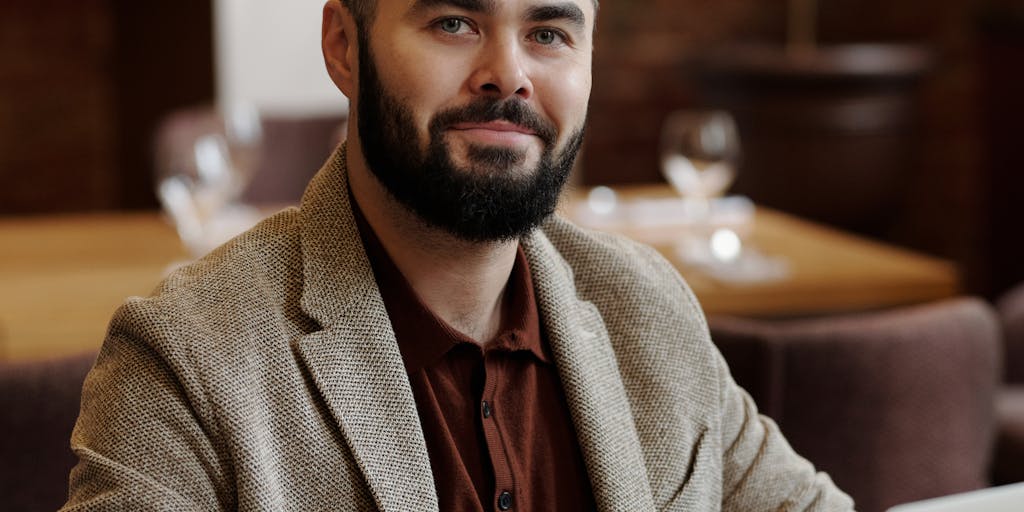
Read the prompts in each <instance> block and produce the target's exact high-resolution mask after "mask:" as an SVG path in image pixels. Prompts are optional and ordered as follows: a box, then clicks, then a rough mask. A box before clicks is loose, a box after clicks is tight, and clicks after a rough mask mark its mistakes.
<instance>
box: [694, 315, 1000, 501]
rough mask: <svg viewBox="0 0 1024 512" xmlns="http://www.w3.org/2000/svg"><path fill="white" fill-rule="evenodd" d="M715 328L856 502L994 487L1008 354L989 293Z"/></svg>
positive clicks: (751, 381)
mask: <svg viewBox="0 0 1024 512" xmlns="http://www.w3.org/2000/svg"><path fill="white" fill-rule="evenodd" d="M710 326H711V333H712V337H713V339H714V340H715V343H716V344H717V345H718V346H719V348H720V350H721V351H722V353H723V355H724V356H725V358H726V360H728V361H729V364H730V367H731V368H732V372H733V375H734V377H735V378H736V380H737V382H739V383H740V385H742V386H743V387H744V388H746V389H747V390H748V392H749V393H750V394H751V396H753V398H754V400H755V401H756V402H757V404H758V406H759V407H760V409H761V411H762V412H763V413H765V414H767V415H768V416H770V417H772V418H773V419H775V421H776V422H778V424H779V426H780V427H781V429H782V431H783V433H784V434H785V435H786V437H787V438H788V439H789V441H790V443H791V444H792V445H793V447H794V448H795V449H796V450H797V452H799V453H800V454H801V455H803V456H804V457H807V458H808V459H809V460H811V461H812V462H813V463H814V464H815V465H816V466H817V467H818V468H819V469H821V470H824V471H827V472H828V473H829V474H830V475H831V476H832V478H833V479H834V480H835V481H836V483H837V484H838V485H839V486H840V487H841V488H842V489H843V490H845V491H846V492H848V493H850V495H851V496H853V498H854V500H855V501H856V502H857V508H858V510H861V511H867V512H872V511H882V510H885V509H886V508H888V507H890V506H892V505H895V504H898V503H904V502H908V501H914V500H919V499H924V498H929V497H934V496H940V495H946V494H951V493H955V492H960V491H966V490H971V489H976V488H981V487H985V486H987V485H988V479H987V475H988V466H989V459H990V457H989V453H990V448H991V443H992V437H993V430H994V426H993V425H994V412H993V405H992V404H993V395H994V393H995V390H996V386H997V379H998V375H999V373H1000V372H999V369H1000V360H1001V353H1000V348H999V346H1000V345H999V344H1000V336H999V334H1000V332H999V325H998V320H997V319H996V316H995V314H994V312H993V311H992V308H991V307H990V306H989V305H988V304H987V303H985V302H983V301H981V300H977V299H958V300H952V301H947V302H941V303H936V304H931V305H925V306H917V307H909V308H901V309H896V310H890V311H884V312H874V313H864V314H857V315H844V316H833V317H823V318H814V319H802V320H785V321H758V320H746V319H738V318H713V319H711V321H710Z"/></svg>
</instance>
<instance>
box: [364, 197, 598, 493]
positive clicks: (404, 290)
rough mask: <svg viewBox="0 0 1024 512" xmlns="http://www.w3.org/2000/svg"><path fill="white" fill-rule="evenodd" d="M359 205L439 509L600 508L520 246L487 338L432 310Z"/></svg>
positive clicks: (369, 251)
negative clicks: (498, 320) (498, 322)
mask: <svg viewBox="0 0 1024 512" xmlns="http://www.w3.org/2000/svg"><path fill="white" fill-rule="evenodd" d="M352 204H353V211H354V212H355V216H356V222H357V225H358V226H359V230H360V234H361V236H362V239H363V242H364V246H365V247H366V253H367V256H369V259H370V263H371V265H372V266H373V271H374V275H375V277H376V279H377V285H378V287H379V288H380V291H381V296H382V297H383V299H384V305H385V307H386V308H387V311H388V316H389V317H390V318H391V323H392V325H393V326H394V330H395V336H396V337H397V339H398V346H399V349H400V350H401V353H402V359H403V360H404V362H405V368H406V371H407V373H408V375H409V382H410V383H411V384H412V392H413V395H414V396H415V398H416V408H417V410H418V411H419V417H420V423H421V424H422V426H423V436H424V438H425V439H426V443H427V452H428V453H429V454H430V464H431V468H432V470H433V473H434V483H435V486H436V488H437V497H438V501H439V504H440V507H441V510H457V511H463V510H465V511H484V510H488V511H490V510H559V511H566V510H570V511H571V510H595V509H596V505H595V503H594V498H593V493H592V492H591V488H590V480H589V478H588V477H587V472H586V468H585V466H584V464H583V457H582V453H581V451H580V448H579V442H578V441H577V439H576V432H575V430H574V428H573V425H572V420H571V418H570V416H569V408H568V405H567V404H566V401H565V394H564V392H563V391H562V385H561V381H560V380H559V377H558V371H557V368H556V367H555V364H554V360H553V359H552V357H551V351H550V349H549V347H548V344H547V341H546V339H545V337H544V335H543V331H542V329H541V326H540V318H539V316H538V314H537V305H536V302H535V297H534V293H533V283H532V280H531V278H530V269H529V266H528V265H527V261H526V257H525V255H524V253H523V250H522V248H520V249H519V251H518V253H517V255H516V262H515V266H514V267H513V269H512V275H511V277H510V278H509V282H508V285H507V286H506V287H505V291H504V293H505V296H504V302H503V307H504V310H503V314H502V326H501V330H500V332H499V334H498V335H497V336H496V337H495V338H494V339H493V340H489V341H488V342H487V343H485V344H484V345H483V346H481V345H480V344H478V343H476V342H474V341H473V340H472V339H470V338H468V337H466V336H465V335H463V334H461V333H459V332H457V331H456V330H454V329H453V328H451V327H450V326H449V325H448V324H446V323H445V322H444V321H443V320H441V319H440V318H438V317H437V316H436V315H434V314H433V313H432V312H431V311H430V309H429V308H427V306H426V305H425V304H424V303H423V302H422V301H421V300H420V299H419V297H418V296H417V295H416V292H415V291H414V290H413V289H412V286H411V285H410V284H409V282H408V281H406V279H405V278H404V277H403V276H402V273H401V271H399V269H398V267H396V266H395V264H394V262H393V261H392V260H391V258H390V257H389V256H388V254H387V251H386V250H385V249H384V247H383V246H382V245H381V243H380V240H379V239H378V238H377V236H376V235H375V234H374V232H373V229H372V228H370V226H369V224H368V223H367V222H366V220H365V219H364V218H363V216H362V213H361V212H359V208H358V206H356V204H355V202H354V201H353V202H352Z"/></svg>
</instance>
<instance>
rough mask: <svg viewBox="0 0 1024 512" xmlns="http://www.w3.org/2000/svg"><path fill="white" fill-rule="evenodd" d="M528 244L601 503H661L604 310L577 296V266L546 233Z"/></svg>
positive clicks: (648, 506) (615, 506)
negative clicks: (569, 264) (570, 264)
mask: <svg viewBox="0 0 1024 512" xmlns="http://www.w3.org/2000/svg"><path fill="white" fill-rule="evenodd" d="M523 245H524V249H525V251H526V254H527V257H528V259H529V262H530V270H531V273H532V275H533V281H534V289H535V290H536V294H537V302H538V306H539V309H540V312H541V316H542V318H543V324H544V327H545V330H546V332H547V335H548V340H549V342H550V344H551V350H552V353H553V354H554V356H555V360H556V364H557V365H558V371H559V375H560V376H561V379H562V387H563V389H564V390H565V395H566V399H567V401H568V403H569V408H570V410H571V414H572V418H573V422H574V424H575V426H576V434H577V436H578V437H579V441H580V448H581V450H582V451H583V457H584V460H585V462H586V465H587V471H588V474H589V476H590V483H591V486H592V487H593V489H594V494H595V498H596V501H597V505H598V508H599V509H601V510H603V511H619V510H622V511H627V510H628V511H644V510H654V501H653V496H652V493H651V488H650V483H649V481H648V479H647V470H646V465H645V461H644V456H643V453H642V451H641V449H640V439H639V437H638V435H637V432H636V427H635V424H634V420H633V414H632V412H631V410H630V405H629V400H628V398H627V396H626V390H625V387H624V386H623V384H622V379H621V377H620V376H619V368H618V365H617V363H616V357H615V352H614V351H613V349H612V346H611V342H610V340H609V337H608V332H607V330H606V329H605V326H604V322H603V320H602V319H601V316H600V313H599V312H598V311H597V309H596V308H595V307H594V306H593V304H591V303H589V302H586V301H582V300H580V299H579V298H577V296H576V288H575V285H574V284H573V278H572V273H571V270H569V269H568V267H567V266H566V265H565V263H564V261H563V260H562V259H561V257H560V256H559V255H558V253H557V251H556V250H555V248H554V247H553V246H552V245H551V243H550V241H548V240H547V238H546V237H544V235H543V234H542V233H540V232H539V231H537V232H535V233H534V234H533V235H531V236H530V237H529V238H528V239H527V240H524V244H523Z"/></svg>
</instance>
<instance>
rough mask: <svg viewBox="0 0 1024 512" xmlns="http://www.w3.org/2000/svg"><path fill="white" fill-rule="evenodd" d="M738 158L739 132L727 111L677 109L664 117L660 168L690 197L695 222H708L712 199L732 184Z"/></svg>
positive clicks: (683, 195)
mask: <svg viewBox="0 0 1024 512" xmlns="http://www.w3.org/2000/svg"><path fill="white" fill-rule="evenodd" d="M739 158H740V141H739V133H738V131H737V129H736V122H735V121H734V120H733V118H732V116H731V115H730V114H729V113H728V112H725V111H722V110H678V111H675V112H672V113H671V114H669V116H668V118H667V119H666V120H665V124H664V127H663V128H662V132H661V170H662V173H663V174H664V175H665V178H666V179H667V180H668V182H669V184H670V185H672V187H673V188H675V189H676V191H677V192H679V194H680V195H681V196H682V197H683V198H684V199H686V200H687V203H688V207H689V208H690V210H691V212H692V213H693V214H694V216H695V219H694V220H695V221H697V222H704V221H706V220H707V216H708V215H709V214H710V211H711V207H712V201H713V200H714V199H716V198H718V197H721V196H722V194H724V193H725V191H726V190H727V189H728V188H729V186H730V185H732V182H733V180H735V179H736V168H737V166H738V164H739Z"/></svg>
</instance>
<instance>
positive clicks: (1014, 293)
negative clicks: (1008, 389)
mask: <svg viewBox="0 0 1024 512" xmlns="http://www.w3.org/2000/svg"><path fill="white" fill-rule="evenodd" d="M996 309H997V310H998V311H999V319H1000V321H1001V322H1002V324H1003V337H1004V340H1005V350H1006V352H1005V360H1006V363H1005V365H1006V372H1005V377H1006V382H1008V383H1010V384H1024V283H1021V284H1019V285H1017V287H1016V288H1013V289H1012V290H1010V291H1008V292H1006V294H1004V295H1003V296H1002V297H1000V298H999V300H998V301H997V302H996Z"/></svg>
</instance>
